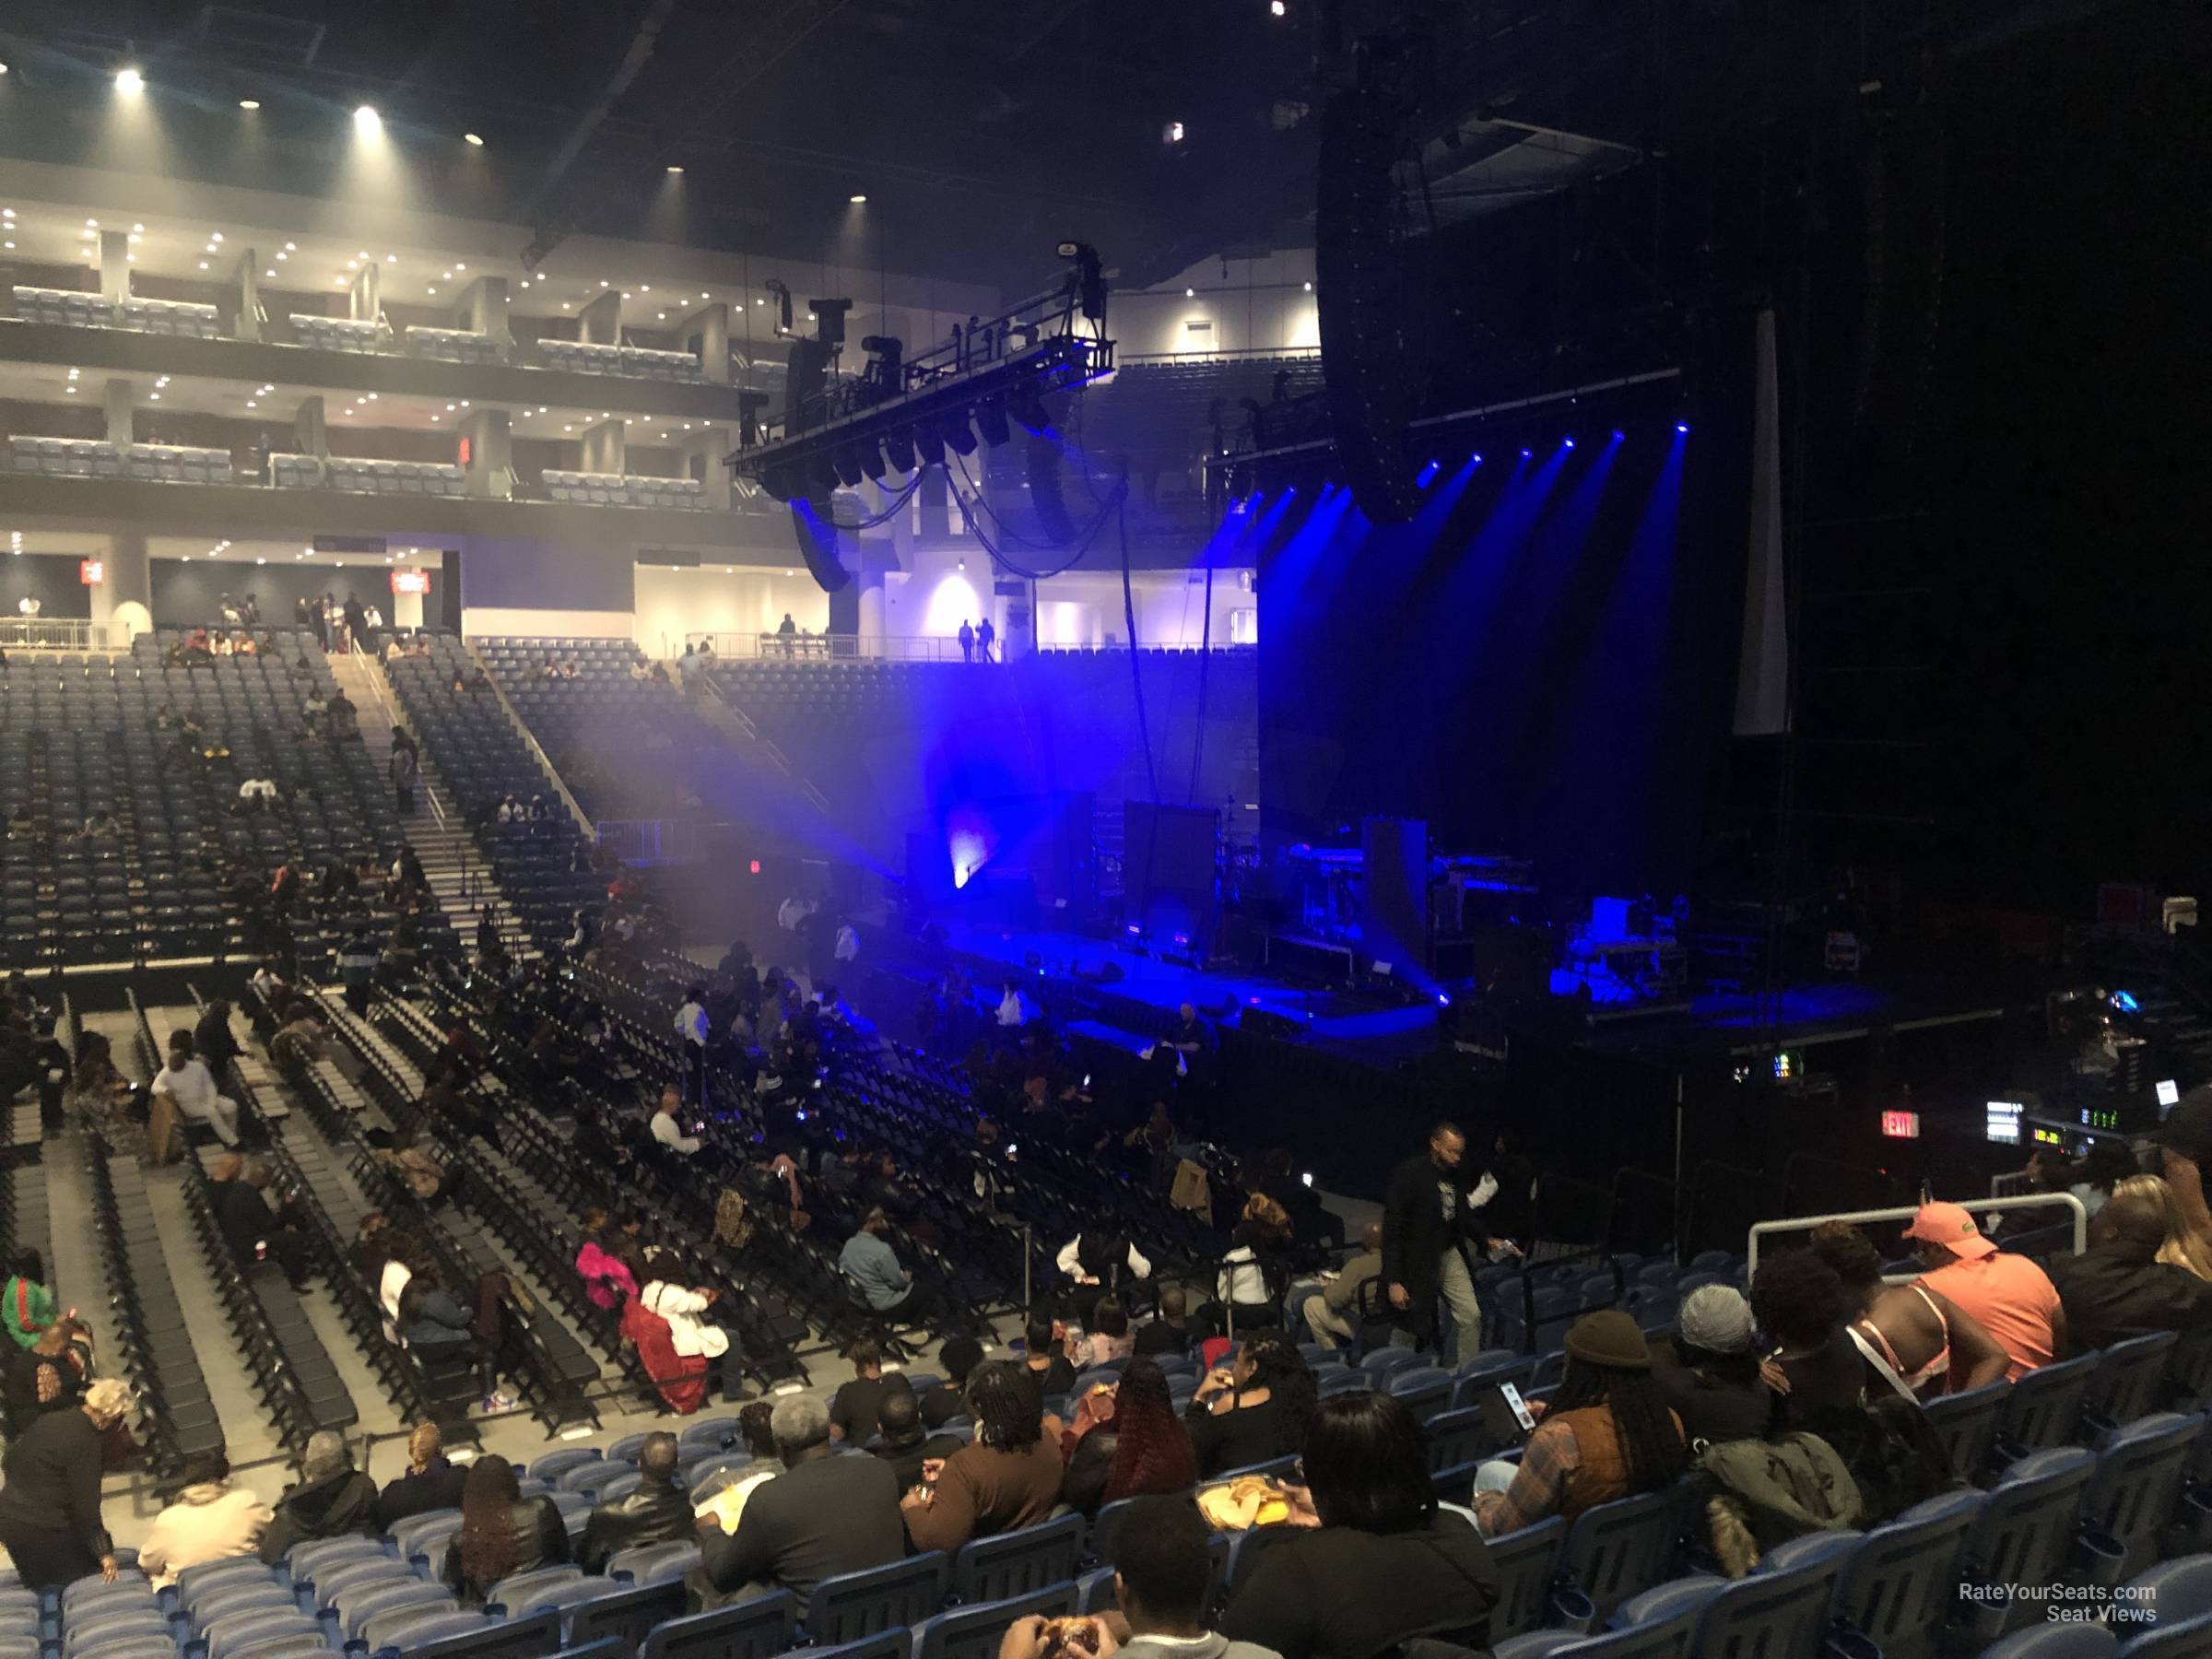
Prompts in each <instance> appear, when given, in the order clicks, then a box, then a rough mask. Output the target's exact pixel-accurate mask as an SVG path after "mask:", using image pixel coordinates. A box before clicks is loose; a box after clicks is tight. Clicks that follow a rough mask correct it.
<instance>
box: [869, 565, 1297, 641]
mask: <svg viewBox="0 0 2212 1659" xmlns="http://www.w3.org/2000/svg"><path fill="white" fill-rule="evenodd" d="M963 559H965V564H966V568H965V569H962V568H961V565H962V561H963ZM907 560H908V563H909V565H910V566H911V568H910V569H909V570H907V571H903V572H898V573H894V574H892V575H889V576H887V577H886V578H885V580H884V593H883V632H884V633H885V634H886V635H888V636H889V637H892V638H907V637H922V636H934V637H936V638H940V639H949V638H951V637H952V636H953V635H955V634H957V633H958V632H959V627H960V623H961V621H962V619H963V618H965V619H966V620H968V621H970V622H975V621H979V620H981V619H982V618H983V617H985V616H988V617H989V618H991V622H992V626H993V627H994V628H995V629H998V632H999V635H1000V637H1001V638H1002V639H1003V638H1004V637H1005V636H1006V632H1007V628H1006V610H1007V606H1009V605H1010V604H1012V603H1014V600H1013V599H1012V598H1011V597H1010V596H1009V597H1001V596H999V595H997V594H994V593H993V592H992V587H993V582H992V573H991V560H990V559H989V558H988V557H987V556H985V555H984V554H982V550H981V549H980V548H978V549H976V550H974V551H973V552H971V553H968V554H966V555H962V554H961V553H959V551H957V550H944V551H926V552H925V551H921V550H910V551H909V553H908V555H907ZM1193 574H1194V572H1191V571H1137V572H1135V575H1134V576H1133V577H1132V578H1131V581H1130V589H1131V595H1132V597H1133V598H1134V599H1135V609H1136V633H1137V640H1138V641H1139V643H1141V644H1146V645H1196V644H1198V643H1199V642H1200V641H1201V640H1202V639H1203V638H1204V637H1205V633H1206V573H1205V572H1204V571H1197V572H1195V575H1196V578H1197V580H1195V581H1193V580H1191V578H1192V576H1193ZM1239 575H1240V573H1239V572H1238V571H1215V572H1214V602H1213V639H1214V641H1215V643H1217V644H1228V643H1230V642H1231V641H1232V637H1233V636H1232V629H1233V627H1234V626H1235V624H1234V623H1233V622H1232V619H1231V618H1232V613H1234V612H1236V611H1239V610H1244V611H1251V612H1253V613H1254V618H1255V619H1256V615H1257V610H1258V600H1257V598H1256V597H1255V596H1254V595H1253V593H1252V592H1251V591H1250V590H1249V589H1248V588H1247V587H1246V586H1245V585H1244V584H1243V582H1241V581H1240V580H1239ZM1025 596H1026V595H1025ZM1037 611H1038V631H1039V637H1040V640H1041V642H1042V643H1044V644H1047V645H1103V644H1109V643H1114V644H1119V643H1124V642H1126V641H1127V639H1128V634H1129V627H1128V622H1127V619H1126V618H1125V616H1124V610H1123V605H1122V579H1121V576H1120V575H1119V573H1118V572H1116V573H1105V572H1084V573H1080V574H1068V575H1065V576H1056V577H1053V578H1051V579H1050V580H1048V581H1045V582H1039V583H1038V584H1037Z"/></svg>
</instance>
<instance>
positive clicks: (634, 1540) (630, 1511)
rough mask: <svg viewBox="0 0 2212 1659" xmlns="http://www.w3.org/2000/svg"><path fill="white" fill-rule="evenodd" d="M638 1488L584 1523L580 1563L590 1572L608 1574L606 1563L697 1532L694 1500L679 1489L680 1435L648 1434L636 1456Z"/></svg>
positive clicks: (578, 1554)
mask: <svg viewBox="0 0 2212 1659" xmlns="http://www.w3.org/2000/svg"><path fill="white" fill-rule="evenodd" d="M638 1471H639V1473H640V1474H641V1475H643V1476H644V1477H645V1478H644V1480H643V1481H642V1482H641V1483H640V1484H639V1485H638V1486H637V1488H635V1489H633V1490H631V1491H629V1492H626V1493H624V1494H623V1495H622V1496H621V1497H619V1498H617V1499H615V1500H613V1501H611V1502H608V1503H603V1504H601V1505H599V1507H598V1508H596V1509H594V1511H593V1512H592V1513H591V1518H590V1519H589V1520H587V1521H586V1522H585V1523H584V1524H583V1542H582V1544H580V1545H579V1546H578V1547H577V1549H576V1560H577V1563H578V1565H580V1566H581V1567H582V1569H583V1570H584V1571H586V1572H604V1571H606V1560H607V1558H608V1557H609V1556H611V1555H613V1554H615V1553H616V1552H617V1551H618V1550H623V1549H635V1548H637V1547H639V1546H640V1545H642V1544H676V1543H688V1542H689V1541H690V1538H691V1535H692V1534H693V1533H694V1532H696V1531H697V1530H698V1523H697V1521H696V1520H694V1518H693V1517H692V1513H691V1500H689V1499H688V1498H687V1497H685V1496H684V1493H683V1488H680V1487H678V1486H677V1484H676V1436H675V1435H673V1434H649V1435H647V1436H646V1437H645V1444H644V1445H643V1446H642V1447H641V1448H640V1450H639V1452H638Z"/></svg>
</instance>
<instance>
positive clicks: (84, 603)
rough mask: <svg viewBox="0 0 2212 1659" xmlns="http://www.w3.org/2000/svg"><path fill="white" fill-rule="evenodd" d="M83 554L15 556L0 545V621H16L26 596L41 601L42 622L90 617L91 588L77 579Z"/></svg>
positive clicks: (40, 617) (40, 613) (40, 616)
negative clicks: (17, 612) (19, 604)
mask: <svg viewBox="0 0 2212 1659" xmlns="http://www.w3.org/2000/svg"><path fill="white" fill-rule="evenodd" d="M26 539H30V538H29V537H26ZM81 557H82V555H80V554H76V553H52V554H42V553H25V554H23V555H22V556H21V557H20V558H16V557H12V556H10V555H9V554H8V552H7V550H6V548H5V547H0V621H6V622H12V621H14V620H15V619H16V606H17V604H18V601H20V600H22V599H23V598H25V597H26V596H28V597H30V598H33V599H36V600H37V601H38V602H39V604H40V606H41V610H40V611H39V620H40V621H41V622H59V621H63V620H65V619H66V620H72V621H83V620H85V619H87V618H89V617H90V616H91V615H92V590H91V589H90V588H88V587H87V586H86V585H85V584H84V582H82V581H80V580H79V579H78V575H77V560H78V559H80V558H81Z"/></svg>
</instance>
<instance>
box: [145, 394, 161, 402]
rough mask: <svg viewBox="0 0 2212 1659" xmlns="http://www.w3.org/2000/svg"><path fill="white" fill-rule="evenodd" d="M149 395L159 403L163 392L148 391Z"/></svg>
mask: <svg viewBox="0 0 2212 1659" xmlns="http://www.w3.org/2000/svg"><path fill="white" fill-rule="evenodd" d="M147 396H148V397H149V398H151V399H152V400H153V401H154V402H156V403H159V402H160V401H161V394H160V393H159V392H148V393H147Z"/></svg>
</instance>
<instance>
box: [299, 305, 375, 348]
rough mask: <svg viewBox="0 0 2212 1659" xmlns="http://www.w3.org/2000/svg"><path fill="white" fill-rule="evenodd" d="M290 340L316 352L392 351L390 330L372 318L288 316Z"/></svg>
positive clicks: (300, 314)
mask: <svg viewBox="0 0 2212 1659" xmlns="http://www.w3.org/2000/svg"><path fill="white" fill-rule="evenodd" d="M292 337H293V338H294V339H296V340H297V341H299V343H300V345H302V346H308V347H313V348H314V349H315V350H317V351H367V352H384V351H390V350H391V349H392V329H391V326H390V325H389V324H384V323H381V322H378V321H376V320H374V319H373V318H359V319H357V318H353V317H310V316H307V315H304V314H302V313H301V312H293V313H292Z"/></svg>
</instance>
